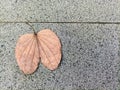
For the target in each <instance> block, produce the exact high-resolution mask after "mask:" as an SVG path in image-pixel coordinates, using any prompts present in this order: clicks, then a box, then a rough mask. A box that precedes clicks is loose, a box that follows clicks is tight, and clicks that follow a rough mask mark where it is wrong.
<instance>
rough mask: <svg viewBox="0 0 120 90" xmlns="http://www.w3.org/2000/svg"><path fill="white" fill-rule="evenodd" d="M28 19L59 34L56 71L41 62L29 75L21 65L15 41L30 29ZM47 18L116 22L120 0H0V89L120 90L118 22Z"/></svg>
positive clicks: (118, 15) (118, 17)
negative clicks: (17, 56) (18, 63)
mask: <svg viewBox="0 0 120 90" xmlns="http://www.w3.org/2000/svg"><path fill="white" fill-rule="evenodd" d="M26 20H29V21H31V22H35V23H32V25H33V26H34V28H35V30H36V32H37V31H40V30H42V29H45V28H49V29H52V30H53V31H54V32H55V33H56V34H57V35H58V37H59V38H60V40H61V43H62V54H63V56H62V61H61V63H60V65H59V67H58V69H56V70H55V71H50V70H48V69H46V68H45V67H44V66H43V65H42V64H40V65H39V68H38V69H37V71H36V72H35V73H34V74H32V75H24V74H23V73H22V72H21V71H20V70H19V67H18V65H17V63H16V59H15V52H14V51H15V45H16V42H17V40H18V38H19V37H20V36H21V35H23V34H26V33H33V31H32V30H31V28H30V27H29V26H28V25H27V24H25V23H23V22H25V21H26ZM3 22H13V23H3ZM15 22H19V23H15ZM36 22H46V23H36ZM48 22H110V23H112V22H120V1H119V0H0V90H120V24H95V23H94V24H90V23H86V24H85V23H84V24H83V23H48Z"/></svg>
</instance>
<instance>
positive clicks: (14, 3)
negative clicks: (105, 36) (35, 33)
mask: <svg viewBox="0 0 120 90" xmlns="http://www.w3.org/2000/svg"><path fill="white" fill-rule="evenodd" d="M26 19H27V20H30V21H42V22H44V21H46V22H47V21H49V22H61V21H62V22H71V21H74V22H81V21H83V22H84V21H86V22H87V21H101V22H103V21H104V22H106V21H108V22H109V21H112V22H113V21H120V1H119V0H0V21H26Z"/></svg>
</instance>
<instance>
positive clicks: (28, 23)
mask: <svg viewBox="0 0 120 90" xmlns="http://www.w3.org/2000/svg"><path fill="white" fill-rule="evenodd" d="M26 24H27V25H29V26H30V27H31V28H32V30H33V32H34V34H35V35H37V33H36V31H35V29H34V28H33V26H32V25H31V24H30V22H29V21H28V20H27V22H26Z"/></svg>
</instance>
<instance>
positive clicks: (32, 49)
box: [15, 34, 39, 74]
mask: <svg viewBox="0 0 120 90" xmlns="http://www.w3.org/2000/svg"><path fill="white" fill-rule="evenodd" d="M15 54H16V59H17V63H18V65H19V67H20V69H21V70H22V71H23V72H24V73H25V74H31V73H33V72H34V71H35V70H36V68H37V67H38V63H39V50H38V45H37V41H36V37H35V35H34V34H25V35H22V36H21V37H20V38H19V40H18V43H17V45H16V49H15Z"/></svg>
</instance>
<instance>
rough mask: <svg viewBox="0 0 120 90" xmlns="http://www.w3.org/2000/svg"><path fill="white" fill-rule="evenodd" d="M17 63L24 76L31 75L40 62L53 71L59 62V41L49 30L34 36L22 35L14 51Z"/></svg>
mask: <svg viewBox="0 0 120 90" xmlns="http://www.w3.org/2000/svg"><path fill="white" fill-rule="evenodd" d="M15 53H16V59H17V63H18V65H19V67H20V69H21V70H22V71H23V72H24V73H25V74H31V73H33V72H34V71H35V70H36V69H37V67H38V64H39V62H40V60H39V58H41V62H42V63H43V65H45V66H46V67H47V68H48V69H50V70H54V69H56V68H57V67H58V65H59V63H60V60H61V44H60V40H59V39H58V37H57V36H56V34H55V33H54V32H52V31H51V30H49V29H45V30H42V31H40V32H38V34H37V35H35V34H25V35H22V36H21V37H20V38H19V40H18V43H17V45H16V49H15Z"/></svg>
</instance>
